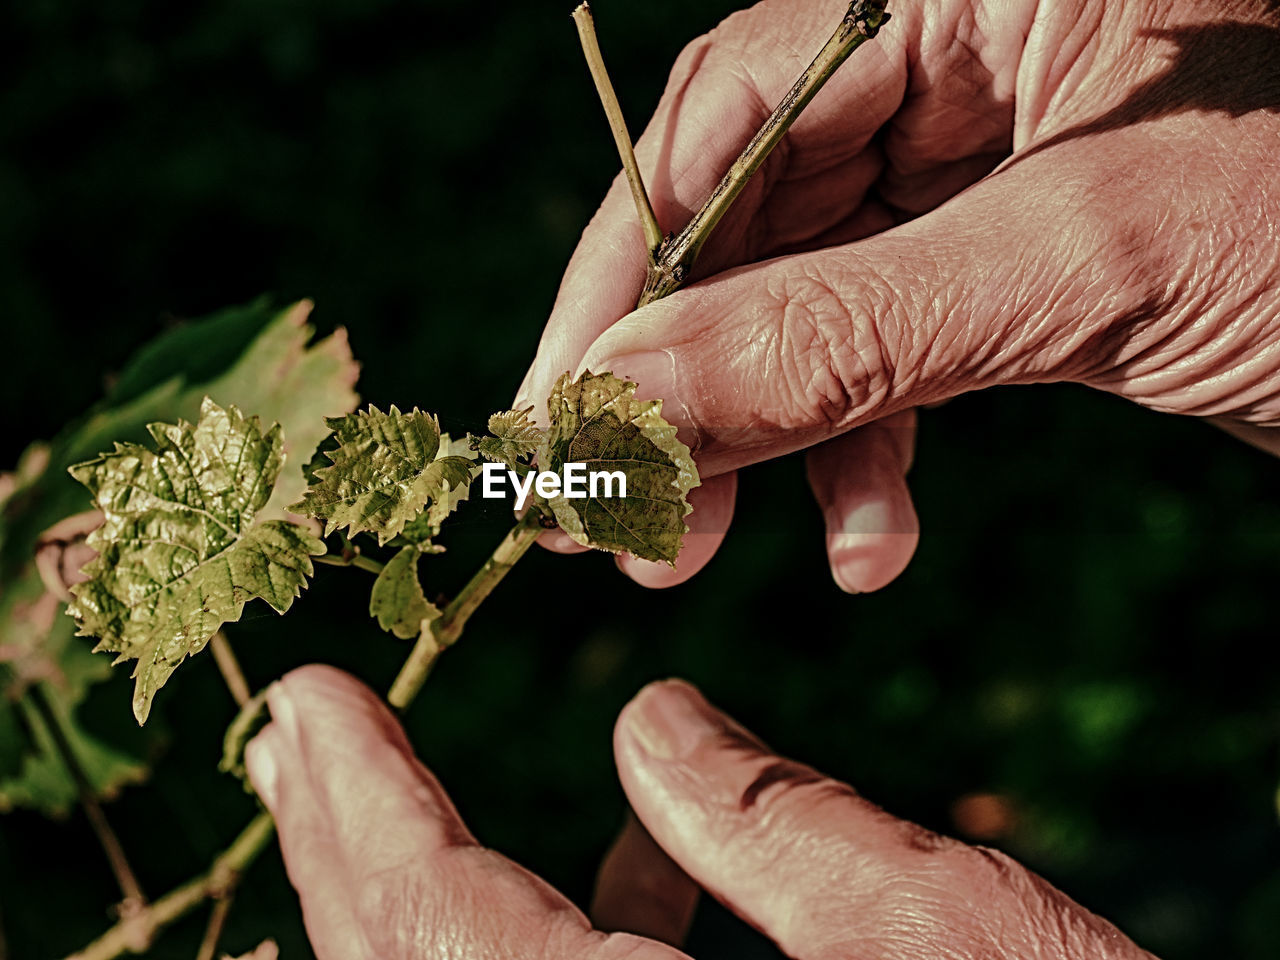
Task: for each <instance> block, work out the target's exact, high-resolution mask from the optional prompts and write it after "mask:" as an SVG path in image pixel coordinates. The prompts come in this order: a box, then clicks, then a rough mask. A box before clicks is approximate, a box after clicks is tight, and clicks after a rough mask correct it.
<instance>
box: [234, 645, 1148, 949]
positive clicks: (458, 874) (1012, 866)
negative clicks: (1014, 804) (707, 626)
mask: <svg viewBox="0 0 1280 960" xmlns="http://www.w3.org/2000/svg"><path fill="white" fill-rule="evenodd" d="M268 702H269V705H270V708H271V717H272V721H271V723H270V724H269V725H268V726H267V727H266V728H265V729H264V730H263V731H262V733H260V734H259V735H258V736H257V737H256V738H255V739H254V740H253V741H252V742H251V743H250V744H249V749H248V752H247V755H246V761H247V764H248V769H249V774H250V777H251V778H252V781H253V784H254V786H255V787H256V789H257V790H258V794H259V796H261V797H262V799H263V802H265V803H266V805H267V807H268V808H269V809H270V810H271V812H272V814H273V815H274V816H275V818H276V823H277V825H278V826H279V830H280V845H281V849H282V850H283V851H284V859H285V866H286V867H287V868H288V871H289V877H290V879H291V880H292V881H293V884H294V886H295V887H297V889H298V894H299V896H300V897H301V898H302V909H303V915H304V917H305V919H306V924H307V931H308V933H309V934H310V937H311V942H312V945H313V947H314V948H315V952H316V955H317V957H319V960H462V958H466V960H513V958H518V960H621V958H624V957H625V958H627V960H678V958H681V957H684V956H685V955H684V954H682V953H681V952H680V951H678V950H676V949H674V948H673V947H671V946H667V945H665V944H664V943H662V942H660V941H659V940H657V939H649V938H646V937H641V936H636V935H634V934H632V933H617V932H606V931H603V930H597V929H593V927H592V925H591V923H589V922H588V920H587V918H586V917H585V916H583V915H582V914H581V913H580V912H579V911H578V910H577V909H575V908H574V906H573V905H572V904H571V903H569V901H568V900H566V899H565V898H564V897H562V896H561V895H560V894H559V893H557V892H556V891H555V890H553V889H552V888H551V887H549V886H548V885H547V884H546V883H544V882H543V881H541V880H539V879H538V878H537V877H535V876H533V875H532V874H530V873H529V872H528V871H526V870H523V869H521V868H520V867H518V866H516V865H515V864H514V863H512V862H511V861H509V860H507V859H506V858H505V857H503V856H501V855H500V854H498V853H495V852H494V851H492V850H486V849H485V848H484V847H482V846H480V845H479V844H478V843H477V842H476V840H475V839H474V838H473V837H472V836H471V834H470V833H469V832H468V830H467V828H466V826H464V825H463V823H462V821H461V820H460V819H459V817H458V814H457V811H455V810H454V808H453V805H452V804H451V803H450V802H449V798H448V797H447V796H446V795H445V793H444V790H443V789H442V788H441V786H440V784H439V782H437V781H436V779H435V777H433V776H432V775H431V773H430V772H429V771H428V770H427V769H426V768H425V767H424V766H423V765H422V764H421V763H420V762H418V760H416V759H415V758H414V756H413V751H412V749H411V748H410V746H409V743H408V741H407V740H406V739H405V735H404V732H403V731H402V730H401V728H400V725H399V723H398V722H397V721H396V719H395V718H394V717H393V716H392V715H391V712H390V711H389V710H388V709H387V707H386V706H385V705H384V704H383V702H382V701H381V700H380V699H379V698H378V697H377V696H376V695H374V694H373V693H372V692H371V691H370V690H369V689H368V688H366V687H364V686H363V685H361V684H360V683H358V682H357V681H356V680H354V679H352V678H351V677H349V676H347V675H346V674H344V673H341V672H339V671H337V670H334V669H332V668H328V667H304V668H302V669H300V670H295V671H294V672H292V673H290V674H288V675H287V676H286V677H284V679H283V680H281V681H279V682H278V683H276V684H275V685H273V686H272V688H271V691H270V693H269V694H268ZM614 749H615V753H616V755H617V761H618V771H619V774H620V775H621V778H622V785H623V787H624V788H625V790H626V794H627V798H628V800H629V801H630V803H631V806H632V809H633V810H634V811H635V813H636V815H637V816H638V817H639V819H640V821H641V822H643V824H644V826H645V827H646V828H647V829H648V831H649V833H650V834H651V835H652V836H653V838H654V839H655V840H656V841H657V843H658V844H659V845H660V846H661V848H662V850H664V851H666V855H667V856H669V858H670V859H667V858H666V857H664V856H662V855H661V854H657V856H646V855H645V853H644V849H643V843H647V842H649V841H647V839H645V840H644V841H640V840H637V839H636V836H635V832H634V831H633V833H632V835H631V837H630V839H627V837H626V836H625V835H624V840H623V847H622V848H620V849H618V850H615V853H614V855H613V856H612V857H610V858H609V861H608V862H607V863H606V871H607V875H605V876H603V877H602V880H601V884H600V895H599V896H598V897H597V904H598V906H599V912H600V914H601V921H602V922H607V923H608V925H609V930H610V931H614V930H617V929H619V928H622V929H631V930H640V931H643V932H645V933H648V934H651V935H653V936H656V937H660V938H664V939H667V940H670V941H674V940H677V939H678V938H679V936H680V934H681V932H682V930H683V928H684V927H685V925H686V924H687V922H688V917H689V914H690V911H691V909H692V903H693V897H694V895H695V893H696V888H695V887H694V886H693V884H692V883H691V882H690V880H689V878H692V880H693V881H696V883H697V884H698V886H700V887H702V888H704V889H706V890H707V891H709V892H710V893H711V894H713V895H714V896H715V897H716V898H717V899H719V900H721V901H722V902H723V903H725V904H726V905H727V906H728V907H729V908H730V909H732V910H733V911H734V912H735V913H737V914H738V915H739V916H741V917H742V918H743V919H744V920H746V921H747V922H748V923H751V924H752V925H753V926H755V927H758V928H759V929H760V930H762V931H764V933H766V934H767V935H768V936H769V937H771V938H772V939H773V940H774V941H775V942H776V943H777V944H778V946H779V947H780V948H781V949H782V950H783V952H785V953H786V954H787V955H788V956H791V957H796V958H797V960H845V958H847V960H988V958H990V957H1018V958H1028V960H1029V958H1036V960H1120V958H1125V960H1138V958H1144V957H1145V958H1148V960H1149V957H1150V955H1149V954H1147V953H1145V952H1144V951H1142V950H1140V949H1139V948H1138V947H1136V946H1134V944H1133V943H1132V942H1130V941H1129V940H1128V939H1126V938H1125V937H1124V935H1123V934H1121V933H1120V932H1119V931H1118V930H1116V929H1115V928H1114V927H1113V926H1111V925H1110V924H1109V923H1107V922H1106V921H1105V920H1102V919H1101V918H1099V917H1096V916H1094V915H1093V914H1091V913H1090V912H1089V911H1088V910H1085V909H1084V908H1083V907H1081V906H1079V905H1078V904H1076V903H1074V902H1072V901H1071V900H1070V899H1068V898H1067V897H1066V896H1064V895H1063V894H1061V893H1059V892H1058V891H1057V890H1055V889H1053V888H1052V887H1050V886H1049V885H1048V884H1047V883H1045V882H1044V881H1043V880H1041V879H1040V878H1039V877H1037V876H1035V875H1034V874H1032V873H1030V872H1028V871H1027V870H1025V869H1024V868H1023V867H1021V866H1019V865H1018V864H1017V863H1015V862H1014V861H1012V860H1010V859H1009V858H1008V857H1006V856H1004V855H1002V854H999V853H995V852H993V851H991V850H985V849H982V848H979V847H970V846H967V845H965V844H963V843H959V842H957V841H954V840H949V839H947V838H945V837H940V836H937V835H936V834H933V833H930V832H929V831H927V830H924V829H923V828H921V827H918V826H915V825H914V824H911V823H907V822H905V821H903V820H899V819H897V818H896V817H893V816H891V815H890V814H888V813H885V812H884V811H883V810H881V809H879V808H878V807H875V806H874V805H872V804H871V803H869V802H868V801H866V800H864V799H863V798H862V797H860V796H858V794H857V793H855V792H854V791H853V790H852V789H851V788H849V787H847V786H845V785H844V784H842V783H836V782H835V781H832V780H829V779H827V778H825V777H823V776H822V775H820V774H818V773H816V772H814V771H813V770H811V769H810V768H808V767H805V766H802V765H801V764H798V763H794V762H792V761H790V760H785V759H783V758H781V757H778V756H776V755H775V754H773V753H771V752H770V751H769V749H768V748H767V747H765V746H764V745H763V744H762V743H760V741H758V740H756V739H755V738H754V737H753V736H752V735H751V734H749V733H747V732H746V731H745V730H743V729H742V728H741V727H740V726H738V725H737V724H736V723H734V722H733V721H732V720H730V719H729V718H728V717H726V716H724V715H723V714H721V713H719V712H718V711H717V710H715V709H714V708H713V707H711V706H710V705H709V704H708V703H707V702H706V700H704V699H703V698H702V696H701V695H699V694H698V692H697V691H696V690H694V689H693V688H692V687H690V686H689V685H687V684H684V683H680V682H678V681H668V682H666V683H657V684H653V685H651V686H649V687H646V688H645V689H644V690H643V691H642V692H641V693H640V694H639V696H637V697H636V698H635V700H633V701H632V702H631V704H630V705H628V706H627V708H626V709H625V710H624V711H623V713H622V716H621V718H620V719H619V720H618V725H617V729H616V731H615V735H614ZM515 815H519V811H513V816H515ZM529 826H530V829H539V825H538V824H537V823H535V822H530V824H529ZM654 852H655V853H657V851H656V850H655V851H654ZM673 861H674V862H673ZM676 865H678V866H676Z"/></svg>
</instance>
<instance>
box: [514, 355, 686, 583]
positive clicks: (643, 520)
mask: <svg viewBox="0 0 1280 960" xmlns="http://www.w3.org/2000/svg"><path fill="white" fill-rule="evenodd" d="M635 391H636V385H635V384H634V383H632V382H630V381H628V380H621V379H619V378H618V377H615V376H614V375H613V374H611V373H603V374H598V375H597V374H593V373H591V372H590V371H588V372H586V373H584V374H583V375H582V376H581V377H579V378H578V379H577V380H572V379H571V378H570V376H569V374H567V373H566V374H565V375H564V376H562V377H561V378H560V379H559V381H557V383H556V385H555V388H554V389H553V390H552V392H551V397H550V398H549V399H548V400H547V411H548V413H549V414H550V416H551V427H550V429H548V430H547V433H546V437H545V439H544V440H543V442H542V445H541V446H540V447H539V449H538V466H539V468H540V469H541V470H546V471H554V472H555V473H561V471H562V469H563V467H564V464H566V463H583V464H585V465H586V469H587V471H588V472H591V471H610V472H613V471H621V472H622V473H623V474H625V475H626V478H627V495H626V497H616V496H615V497H604V496H596V497H585V498H574V499H570V498H568V497H565V496H563V495H560V496H556V497H552V498H550V499H548V500H541V498H539V499H540V502H542V503H545V504H546V505H547V507H549V508H550V510H551V513H552V514H553V516H554V517H555V519H556V521H557V522H558V523H559V524H560V526H561V528H562V529H563V530H564V531H565V533H567V534H569V536H570V537H572V538H573V539H574V540H576V541H577V542H578V543H581V544H584V545H585V546H589V547H596V548H597V549H600V550H608V551H610V552H612V553H622V552H624V551H625V552H627V553H630V554H632V555H633V556H636V557H641V558H643V559H645V560H665V561H666V562H667V563H674V562H675V559H676V555H677V554H678V553H679V552H680V544H681V540H682V538H683V536H684V534H685V533H686V532H687V531H688V527H686V526H685V523H684V518H685V516H687V515H688V513H689V510H690V507H689V501H688V499H687V496H688V493H689V491H690V490H692V489H693V488H694V487H696V486H697V485H698V470H697V467H695V466H694V464H693V458H692V457H691V456H690V455H689V448H688V447H686V446H685V445H684V444H683V443H681V442H680V441H679V440H677V439H676V428H675V427H673V426H671V424H669V423H667V422H666V421H665V420H663V419H662V401H660V400H652V401H645V402H641V401H639V400H636V398H635ZM602 492H603V491H602Z"/></svg>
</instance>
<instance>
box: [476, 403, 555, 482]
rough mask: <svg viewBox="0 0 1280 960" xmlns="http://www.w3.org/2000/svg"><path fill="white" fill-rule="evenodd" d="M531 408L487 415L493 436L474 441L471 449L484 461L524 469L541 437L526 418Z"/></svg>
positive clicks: (536, 427)
mask: <svg viewBox="0 0 1280 960" xmlns="http://www.w3.org/2000/svg"><path fill="white" fill-rule="evenodd" d="M532 411H533V407H526V408H525V409H524V410H506V411H504V412H502V413H495V414H494V415H493V416H491V417H490V418H489V432H490V433H491V434H493V436H490V437H481V438H479V439H476V440H473V441H472V442H471V446H472V448H473V449H475V450H476V452H478V453H479V454H480V455H481V456H482V457H484V458H485V459H486V460H492V461H493V462H494V463H502V464H505V465H506V466H507V468H508V469H509V470H515V471H516V472H517V473H519V472H521V471H523V470H524V469H525V467H526V466H527V465H528V462H529V458H530V457H532V456H533V455H534V454H535V453H537V452H538V443H539V442H540V441H541V440H542V430H541V429H540V428H539V427H538V425H537V424H536V423H534V422H533V420H531V419H530V417H529V414H530V413H531V412H532Z"/></svg>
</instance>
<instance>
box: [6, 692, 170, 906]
mask: <svg viewBox="0 0 1280 960" xmlns="http://www.w3.org/2000/svg"><path fill="white" fill-rule="evenodd" d="M27 695H28V696H29V697H30V698H31V703H32V705H33V706H34V707H35V708H36V712H37V713H38V714H40V719H41V720H43V721H44V724H45V726H46V727H48V729H49V737H50V739H52V740H53V745H54V747H55V749H57V751H58V754H59V756H60V757H61V758H62V762H63V764H64V765H65V766H66V768H67V772H68V773H70V774H71V779H72V780H73V781H74V782H75V785H76V791H77V793H78V794H79V798H80V806H81V807H82V808H83V809H84V812H85V816H86V817H87V818H88V820H89V826H91V827H92V828H93V832H94V833H95V834H96V835H97V837H98V843H99V844H101V845H102V852H103V853H105V854H106V856H107V862H108V863H109V864H110V865H111V872H112V873H113V874H115V878H116V882H117V883H118V884H119V885H120V892H121V893H122V894H123V895H124V902H123V903H122V904H121V905H120V915H121V916H122V917H124V918H126V920H127V919H128V918H129V917H130V916H133V915H136V914H137V913H138V912H139V911H140V910H143V909H145V908H146V905H147V896H146V894H145V893H143V892H142V885H141V884H140V883H138V878H137V877H136V876H135V875H134V872H133V868H132V867H130V866H129V858H128V857H126V856H125V852H124V846H123V845H122V844H121V843H120V838H119V837H118V836H116V832H115V830H113V829H112V827H111V823H110V821H109V820H107V815H106V812H105V811H103V809H102V804H101V803H99V802H98V794H97V792H96V791H95V790H94V789H93V784H92V783H91V782H90V780H89V776H88V774H87V773H85V770H84V767H83V766H81V765H80V758H79V757H77V756H76V752H75V750H74V748H72V746H71V739H70V737H68V736H67V731H66V728H65V727H64V726H63V723H62V718H61V717H60V716H58V712H57V711H56V710H55V709H54V707H53V704H52V703H50V702H49V698H48V697H47V696H46V695H45V692H44V689H43V688H42V687H41V685H40V684H35V685H33V686H32V687H31V688H30V689H29V690H28V691H27Z"/></svg>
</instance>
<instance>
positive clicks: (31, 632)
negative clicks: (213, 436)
mask: <svg viewBox="0 0 1280 960" xmlns="http://www.w3.org/2000/svg"><path fill="white" fill-rule="evenodd" d="M309 310H310V304H309V303H307V302H305V301H304V302H302V303H297V304H294V305H292V306H290V307H287V308H284V309H281V308H279V307H273V306H271V305H270V303H268V302H267V301H266V300H265V299H263V300H259V301H257V302H255V303H253V304H251V305H249V306H245V307H235V308H232V309H229V310H224V311H222V312H220V313H217V314H214V315H212V316H210V317H206V318H202V319H198V320H184V321H182V322H180V323H178V324H176V325H174V326H173V327H171V328H169V329H168V330H166V331H165V332H164V333H162V334H160V335H159V336H158V337H156V338H154V339H153V340H152V341H151V342H150V343H149V344H147V345H146V346H144V347H143V348H142V349H141V350H140V351H138V352H137V353H136V354H135V356H134V358H133V359H132V360H130V362H129V363H128V364H127V365H126V366H125V368H124V369H123V370H122V371H121V372H120V375H119V378H118V379H117V381H116V383H115V385H114V386H113V387H112V388H111V390H110V391H109V392H108V393H107V396H106V397H105V398H104V399H103V400H102V401H101V402H99V403H98V404H97V405H96V406H95V407H94V408H93V409H92V410H91V411H89V412H88V413H87V414H86V415H85V416H84V417H82V418H79V419H78V420H76V421H74V422H72V423H71V424H70V425H69V426H67V427H66V428H65V429H64V430H63V431H62V432H61V433H60V434H59V435H58V437H57V438H56V439H55V440H53V441H52V443H35V444H32V445H31V446H30V447H28V449H27V451H26V452H25V453H24V454H23V457H22V460H21V462H20V463H19V468H18V471H17V474H16V476H14V482H13V483H12V484H6V485H5V486H6V487H9V488H10V489H9V490H8V491H7V492H9V493H11V495H10V496H8V497H7V498H0V647H3V648H4V653H5V655H6V657H13V656H16V659H12V658H10V659H5V658H0V661H3V662H0V686H3V687H4V688H6V690H7V691H8V692H10V693H11V694H12V695H13V696H14V697H16V698H17V699H15V700H14V701H13V702H12V704H10V705H7V706H5V705H0V771H7V773H9V774H11V775H12V776H13V778H14V779H12V780H9V779H0V808H3V807H4V806H6V805H9V806H12V805H17V804H20V805H24V806H31V807H34V808H36V809H39V810H40V811H42V812H44V813H46V814H56V813H59V812H62V811H63V810H65V808H66V807H67V806H68V805H69V804H72V803H74V801H75V796H76V792H75V784H74V783H72V781H71V779H70V776H69V775H68V774H67V773H66V771H65V768H64V767H63V766H62V764H61V762H60V760H59V759H58V757H57V756H56V755H55V754H51V753H48V752H47V749H46V747H47V744H48V743H49V742H50V741H49V738H48V735H47V732H45V731H44V730H43V726H42V724H41V722H40V720H39V716H38V715H37V714H35V712H34V711H33V710H31V709H29V708H28V707H26V706H25V705H24V702H23V700H22V699H21V689H22V687H23V685H24V683H26V682H29V681H28V680H27V679H26V678H28V677H30V676H44V677H51V678H53V679H50V680H48V681H46V683H45V690H46V694H47V695H48V698H49V699H50V700H51V701H53V702H54V704H55V709H58V710H59V711H60V712H61V713H63V714H64V716H65V717H66V718H67V722H68V724H69V725H70V726H69V736H71V737H72V739H73V746H74V748H75V749H76V752H77V755H79V756H82V758H84V760H85V765H86V767H87V768H88V769H89V770H90V772H91V774H92V775H93V779H94V786H95V788H96V789H97V790H98V791H99V792H100V793H102V794H103V795H107V796H109V795H112V794H113V793H114V792H115V791H117V790H118V789H119V788H120V787H121V786H122V785H123V784H126V783H129V782H132V781H136V780H139V779H141V778H142V777H143V776H144V775H145V773H146V770H147V764H146V762H145V761H144V760H143V757H144V756H146V755H153V754H154V753H155V749H154V748H155V746H156V744H155V741H156V736H155V734H154V730H155V726H156V725H155V723H154V721H153V722H151V723H149V724H148V725H147V727H146V728H145V729H146V731H148V732H146V733H144V732H143V731H141V730H139V729H138V728H137V727H136V726H133V727H132V730H130V729H128V728H126V727H125V726H124V725H120V726H112V727H109V728H104V727H102V725H101V724H97V725H95V727H94V730H93V735H92V736H91V735H90V734H89V733H88V732H86V731H85V730H83V729H81V728H79V727H77V726H76V707H77V706H78V704H79V703H80V702H81V701H82V700H83V699H84V698H85V697H86V696H87V695H88V691H89V686H88V685H89V684H96V683H99V682H101V681H102V680H104V679H106V678H107V677H110V676H112V674H113V671H112V670H111V668H110V662H109V661H108V660H107V659H106V658H104V657H99V656H93V655H91V654H90V652H89V651H90V647H91V644H89V643H88V642H86V641H84V640H82V639H74V638H73V637H72V633H73V632H74V631H73V625H72V622H71V620H70V618H66V617H62V616H61V614H60V612H59V606H58V604H57V603H56V602H55V601H54V600H53V598H52V597H51V596H48V595H45V596H44V597H43V598H41V596H40V595H41V593H42V592H43V586H42V584H41V580H40V577H39V575H38V573H37V572H36V566H35V563H34V562H33V557H34V554H35V550H36V547H37V541H38V538H39V537H40V536H41V535H42V533H43V532H44V531H45V530H47V529H48V528H49V527H51V526H53V525H54V524H56V523H58V522H59V521H61V520H63V519H64V518H66V517H68V516H70V515H71V514H74V513H79V512H80V511H82V510H85V509H88V508H89V506H90V502H89V494H88V492H87V491H86V490H85V489H84V487H82V486H81V485H80V484H78V483H77V482H76V481H75V480H74V479H72V477H71V475H70V474H69V473H68V472H67V468H68V467H69V466H71V465H72V464H74V463H78V462H79V461H82V460H85V459H87V458H89V457H93V456H95V455H96V454H97V453H98V452H99V451H100V450H104V449H107V448H109V447H111V445H112V443H113V442H115V441H142V440H144V439H145V437H146V435H147V434H146V424H148V423H151V422H153V421H157V420H162V421H166V422H170V423H172V422H174V421H176V420H179V419H195V418H196V417H197V416H198V415H199V411H200V403H201V399H202V398H203V397H204V395H205V394H206V392H207V393H210V394H212V395H215V396H217V397H219V398H220V399H222V400H223V401H224V402H227V403H235V404H237V405H238V406H239V407H240V408H241V409H252V410H255V411H256V412H257V413H258V414H259V415H260V416H261V417H263V419H264V420H265V421H266V422H271V421H273V420H274V421H278V422H279V423H280V424H281V426H282V427H283V428H284V433H285V438H286V441H287V443H286V451H287V452H288V453H289V459H288V461H287V462H286V464H285V469H284V471H283V472H282V474H281V476H280V478H279V479H278V481H277V484H276V493H275V496H274V498H273V502H272V503H271V504H269V505H268V507H267V508H264V511H263V512H261V513H260V514H259V520H262V519H265V518H266V517H268V516H269V515H275V516H280V517H282V516H283V515H284V511H283V509H282V508H283V506H284V505H285V504H288V503H291V502H292V501H293V500H295V499H297V497H298V496H300V495H301V493H302V490H303V489H304V488H305V482H304V481H303V480H302V469H301V467H302V463H303V461H304V460H305V458H306V456H307V453H308V452H309V446H313V445H314V443H315V441H318V440H319V439H320V438H321V437H322V436H323V435H324V434H325V432H326V428H325V426H324V420H323V417H325V416H338V415H341V414H343V413H345V412H347V411H349V410H351V409H352V408H354V407H355V405H356V402H357V400H358V398H357V396H356V394H355V392H354V390H353V386H354V383H355V380H356V376H357V374H358V372H359V368H358V367H357V365H356V363H355V361H354V360H353V359H352V357H351V351H350V349H349V347H348V345H347V339H346V335H345V333H344V332H343V331H342V330H338V331H337V332H335V333H334V334H332V335H331V336H328V337H326V338H324V339H321V340H319V341H317V342H314V343H312V342H310V341H311V340H312V337H313V335H314V329H313V328H312V327H311V326H310V325H309V324H308V323H307V322H306V319H307V313H308V311H309ZM277 504H278V506H277ZM37 600H38V602H39V604H40V609H41V611H42V612H41V614H40V617H39V618H38V619H40V620H41V622H42V623H44V624H45V625H44V626H42V627H40V628H39V629H33V626H32V620H33V618H32V615H31V611H32V609H33V604H36V602H37ZM46 605H47V608H48V609H47V610H46V609H45V607H46ZM46 614H47V616H46ZM64 621H65V624H66V628H67V639H68V640H69V641H70V642H65V643H64V642H61V641H59V640H58V630H54V631H53V633H50V629H49V627H48V625H47V624H48V622H57V623H59V624H60V623H62V622H64ZM86 665H88V666H91V667H92V669H91V670H86V669H85V667H86ZM32 671H39V672H38V673H37V672H32ZM73 675H79V676H83V677H84V678H85V686H84V687H83V689H81V688H80V687H78V686H77V687H74V688H67V687H66V686H65V683H64V681H63V678H66V677H71V676H73ZM42 745H43V746H42ZM49 749H51V748H49ZM23 771H25V772H23ZM3 775H4V774H3V773H0V777H2V776H3Z"/></svg>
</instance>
